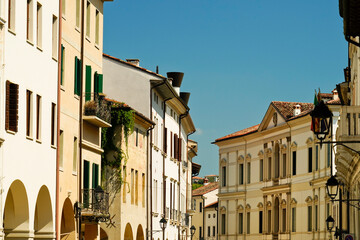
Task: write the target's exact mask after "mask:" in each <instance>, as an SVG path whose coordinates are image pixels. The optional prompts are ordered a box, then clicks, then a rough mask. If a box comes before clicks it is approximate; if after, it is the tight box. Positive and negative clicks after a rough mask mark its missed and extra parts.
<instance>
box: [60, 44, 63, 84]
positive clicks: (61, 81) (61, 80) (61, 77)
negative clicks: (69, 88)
mask: <svg viewBox="0 0 360 240" xmlns="http://www.w3.org/2000/svg"><path fill="white" fill-rule="evenodd" d="M60 74H61V76H60V84H61V85H63V83H64V81H63V78H64V46H63V45H62V44H61V73H60Z"/></svg>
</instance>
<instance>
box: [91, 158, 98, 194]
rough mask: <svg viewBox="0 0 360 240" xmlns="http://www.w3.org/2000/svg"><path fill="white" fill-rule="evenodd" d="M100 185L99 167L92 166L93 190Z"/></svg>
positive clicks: (94, 164)
mask: <svg viewBox="0 0 360 240" xmlns="http://www.w3.org/2000/svg"><path fill="white" fill-rule="evenodd" d="M98 185H99V165H97V164H96V163H93V165H92V188H93V189H95V188H96V187H97V186H98Z"/></svg>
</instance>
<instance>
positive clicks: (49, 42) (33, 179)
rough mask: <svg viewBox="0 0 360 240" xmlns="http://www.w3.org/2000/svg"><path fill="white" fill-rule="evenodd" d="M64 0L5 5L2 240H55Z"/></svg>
mask: <svg viewBox="0 0 360 240" xmlns="http://www.w3.org/2000/svg"><path fill="white" fill-rule="evenodd" d="M58 22H59V2H58V1H41V0H39V1H35V0H29V1H19V0H9V1H1V2H0V32H1V33H0V49H1V50H0V52H1V53H0V55H1V57H0V59H1V60H0V63H1V68H0V69H1V70H0V91H1V94H0V96H1V97H0V119H1V121H0V122H1V124H2V127H0V139H1V142H2V144H0V163H1V173H0V174H1V178H0V179H1V193H0V195H1V201H0V216H1V218H0V239H2V238H4V239H8V238H23V239H24V238H26V239H30V238H43V239H54V238H55V204H56V195H55V193H56V177H55V176H56V148H57V141H56V139H57V114H56V113H57V107H58V105H57V89H58V88H57V86H58V52H59V51H58V50H59V48H58V41H59V40H58V36H59V32H58V29H59V27H58Z"/></svg>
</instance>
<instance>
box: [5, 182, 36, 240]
mask: <svg viewBox="0 0 360 240" xmlns="http://www.w3.org/2000/svg"><path fill="white" fill-rule="evenodd" d="M4 233H5V239H26V238H28V237H30V236H29V202H28V197H27V193H26V189H25V186H24V184H23V183H22V182H21V181H20V180H15V181H14V182H13V183H12V184H11V186H10V188H9V191H8V193H7V196H6V200H5V208H4Z"/></svg>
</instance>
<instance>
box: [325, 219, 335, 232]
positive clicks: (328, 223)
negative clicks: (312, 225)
mask: <svg viewBox="0 0 360 240" xmlns="http://www.w3.org/2000/svg"><path fill="white" fill-rule="evenodd" d="M334 226H335V220H334V218H333V217H332V216H328V218H327V219H326V227H327V230H328V231H329V232H331V231H332V230H333V228H334Z"/></svg>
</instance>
